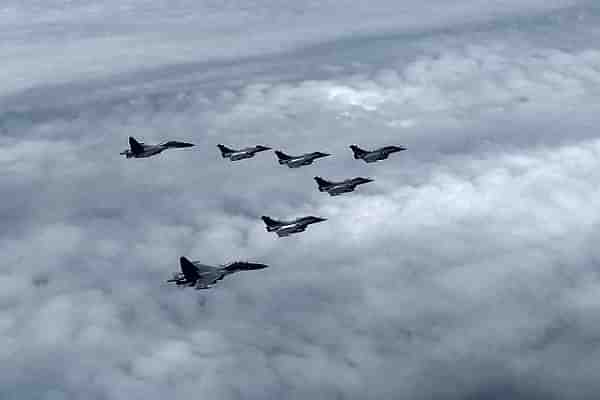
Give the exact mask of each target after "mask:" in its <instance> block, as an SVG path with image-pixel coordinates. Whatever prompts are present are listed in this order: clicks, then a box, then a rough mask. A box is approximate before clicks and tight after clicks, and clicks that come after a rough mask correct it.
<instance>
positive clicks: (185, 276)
mask: <svg viewBox="0 0 600 400" xmlns="http://www.w3.org/2000/svg"><path fill="white" fill-rule="evenodd" d="M179 264H180V265H181V272H176V273H175V274H173V278H172V279H169V280H168V281H167V283H174V284H176V285H177V286H184V287H185V286H190V287H194V288H195V289H197V290H199V289H210V288H211V287H212V286H213V285H214V284H215V283H217V281H220V280H221V279H223V278H225V277H226V276H227V275H230V274H234V273H236V272H239V271H252V270H255V269H264V268H267V267H268V265H265V264H257V263H251V262H243V261H235V262H232V263H229V264H226V265H220V266H218V267H213V266H211V265H205V264H200V263H199V262H198V261H190V260H188V259H187V258H185V257H180V258H179Z"/></svg>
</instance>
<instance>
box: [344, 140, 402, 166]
mask: <svg viewBox="0 0 600 400" xmlns="http://www.w3.org/2000/svg"><path fill="white" fill-rule="evenodd" d="M350 148H351V149H352V152H353V153H354V158H355V159H357V160H359V159H360V160H363V161H364V162H367V163H372V162H375V161H379V160H385V159H386V158H388V156H389V155H390V154H392V153H396V152H398V151H403V150H406V148H404V147H402V146H384V147H381V148H379V149H377V150H373V151H368V150H364V149H361V148H360V147H358V146H357V145H355V144H353V145H351V146H350Z"/></svg>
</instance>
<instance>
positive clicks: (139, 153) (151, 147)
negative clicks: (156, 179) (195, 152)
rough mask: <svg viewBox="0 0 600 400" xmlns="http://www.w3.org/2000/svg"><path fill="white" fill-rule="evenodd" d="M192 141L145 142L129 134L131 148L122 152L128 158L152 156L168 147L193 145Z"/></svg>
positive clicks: (176, 147) (175, 147)
mask: <svg viewBox="0 0 600 400" xmlns="http://www.w3.org/2000/svg"><path fill="white" fill-rule="evenodd" d="M192 146H194V145H193V144H192V143H185V142H177V141H173V140H172V141H169V142H164V143H161V144H145V143H144V142H138V141H137V140H135V139H134V138H132V137H131V136H129V148H128V149H127V150H124V151H122V152H121V154H123V155H125V156H126V157H127V158H132V157H133V158H144V157H151V156H153V155H156V154H158V153H161V152H163V151H165V150H166V149H179V148H182V147H192Z"/></svg>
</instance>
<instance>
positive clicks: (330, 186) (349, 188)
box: [314, 176, 373, 196]
mask: <svg viewBox="0 0 600 400" xmlns="http://www.w3.org/2000/svg"><path fill="white" fill-rule="evenodd" d="M314 179H315V181H316V182H317V185H318V186H319V192H327V193H329V195H330V196H338V195H340V194H342V193H348V192H353V191H354V189H356V187H357V186H358V185H362V184H363V183H369V182H373V179H370V178H362V177H357V178H352V179H346V180H343V181H341V182H331V181H327V180H325V179H323V178H321V177H320V176H315V178H314Z"/></svg>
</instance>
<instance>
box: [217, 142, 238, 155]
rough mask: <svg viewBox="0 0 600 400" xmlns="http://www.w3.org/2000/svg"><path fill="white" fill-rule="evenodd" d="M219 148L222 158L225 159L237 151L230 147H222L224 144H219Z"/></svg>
mask: <svg viewBox="0 0 600 400" xmlns="http://www.w3.org/2000/svg"><path fill="white" fill-rule="evenodd" d="M217 147H218V148H219V150H221V156H222V157H223V158H227V157H229V155H230V154H232V153H233V152H234V151H235V150H233V149H232V148H229V147H227V146H225V145H222V144H218V145H217Z"/></svg>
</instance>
